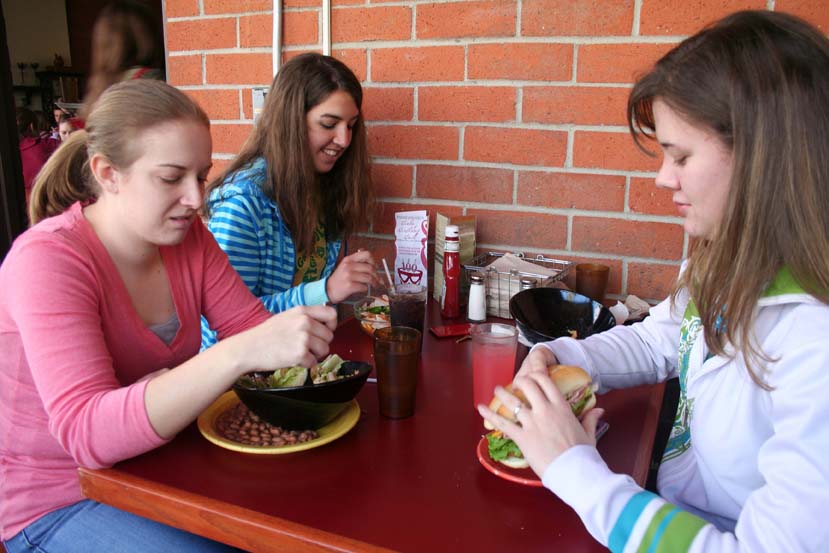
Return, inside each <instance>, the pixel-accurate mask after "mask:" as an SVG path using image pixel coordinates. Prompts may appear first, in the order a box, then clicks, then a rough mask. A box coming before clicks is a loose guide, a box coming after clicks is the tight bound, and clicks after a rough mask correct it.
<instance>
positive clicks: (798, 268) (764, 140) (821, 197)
mask: <svg viewBox="0 0 829 553" xmlns="http://www.w3.org/2000/svg"><path fill="white" fill-rule="evenodd" d="M654 99H659V100H661V101H664V102H665V104H666V105H668V106H669V107H670V108H671V109H673V110H674V111H676V112H677V113H678V114H680V116H682V117H683V118H685V119H686V120H687V121H689V122H691V123H692V124H694V125H696V126H698V127H700V128H703V129H708V130H710V131H711V132H713V133H714V134H715V135H716V136H718V137H719V139H720V140H721V141H722V143H723V144H724V145H725V146H727V147H728V148H729V149H730V150H731V152H732V154H733V159H734V168H733V172H732V176H731V182H730V185H729V186H730V188H729V192H728V199H727V205H726V208H725V213H724V216H723V220H722V222H721V224H720V227H719V228H718V229H717V230H716V231H715V235H714V236H713V237H711V238H710V239H706V240H699V241H698V243H696V244H695V247H694V249H693V252H692V253H691V255H690V257H689V260H688V265H687V269H686V271H685V272H684V273H683V275H682V277H681V278H680V281H679V282H678V285H677V288H676V289H675V291H674V294H673V298H674V299H676V294H677V293H678V291H679V290H680V289H682V288H687V289H688V290H689V292H690V295H691V297H692V298H693V300H694V302H695V303H696V305H697V307H698V310H699V313H700V317H701V319H702V324H703V325H704V327H705V328H706V329H710V330H709V331H707V332H706V333H705V341H706V344H707V345H708V347H709V349H710V350H711V351H712V352H713V353H715V354H717V355H724V354H726V346H727V345H728V344H731V345H733V346H734V347H735V349H736V351H737V352H738V353H740V354H742V356H743V357H744V359H745V363H746V367H747V368H748V371H749V373H750V375H751V378H752V379H753V380H754V381H755V382H756V383H757V384H758V385H760V386H762V387H764V388H768V386H767V385H766V384H765V382H764V380H763V378H762V373H763V372H764V370H765V364H766V363H768V362H770V361H772V359H770V358H769V357H768V356H767V355H766V354H765V353H764V352H763V351H762V350H761V348H760V346H759V344H758V343H757V338H756V337H755V336H754V334H753V332H752V328H753V323H754V321H755V317H756V307H757V301H758V299H759V298H760V296H761V295H762V294H763V292H764V291H765V290H766V288H767V287H768V285H769V283H770V282H771V281H772V279H773V278H774V277H775V276H776V275H777V274H778V273H779V272H780V270H781V269H782V268H784V267H785V268H787V269H788V270H789V271H790V273H791V275H792V277H793V278H794V279H795V281H796V282H797V283H798V284H799V285H800V286H801V287H802V288H803V289H804V290H806V291H807V292H808V293H809V294H811V295H812V296H814V297H815V298H818V299H819V300H820V301H822V302H824V303H827V301H829V233H827V229H829V165H827V163H826V160H827V159H829V40H827V38H826V37H825V36H823V34H822V33H821V32H820V31H818V30H817V29H815V28H814V27H812V26H811V25H809V24H808V23H806V22H805V21H803V20H801V19H798V18H796V17H793V16H791V15H787V14H784V13H773V12H766V11H743V12H738V13H735V14H733V15H731V16H728V17H726V18H724V19H722V20H721V21H719V22H718V23H716V24H714V25H713V26H711V27H709V28H707V29H705V30H703V31H701V32H700V33H698V34H696V35H694V36H692V37H690V38H688V39H686V40H685V41H683V42H682V43H680V44H679V45H678V46H677V47H676V48H674V49H673V50H671V51H670V52H669V53H668V54H666V55H665V56H664V57H663V58H662V59H661V60H659V62H657V64H656V66H655V67H654V68H653V69H652V70H651V71H650V72H649V73H647V74H646V75H644V76H643V77H641V78H640V79H639V80H638V81H637V83H636V84H635V85H634V87H633V90H632V91H631V94H630V97H629V99H628V116H629V120H630V122H631V123H630V130H631V133H632V135H633V138H634V140H635V141H636V143H637V144H638V145H639V146H640V148H642V149H643V150H646V148H645V145H644V143H643V139H644V138H649V139H653V138H654V135H653V132H654V130H655V125H654V118H653V109H652V106H653V101H654ZM646 151H647V150H646ZM721 316H722V317H723V318H724V320H725V326H724V328H722V327H720V331H715V329H716V328H717V327H718V325H717V324H716V321H717V318H718V317H721ZM731 355H736V353H734V354H731Z"/></svg>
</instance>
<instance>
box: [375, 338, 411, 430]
mask: <svg viewBox="0 0 829 553" xmlns="http://www.w3.org/2000/svg"><path fill="white" fill-rule="evenodd" d="M421 338H422V335H421V334H420V331H419V330H417V329H414V328H409V327H406V326H390V327H386V328H378V329H377V330H375V331H374V368H375V369H376V371H377V399H378V402H379V404H380V414H381V415H383V416H384V417H388V418H391V419H403V418H406V417H410V416H411V415H413V414H414V409H415V389H416V388H417V367H418V361H419V357H420V341H421Z"/></svg>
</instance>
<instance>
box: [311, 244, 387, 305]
mask: <svg viewBox="0 0 829 553" xmlns="http://www.w3.org/2000/svg"><path fill="white" fill-rule="evenodd" d="M370 284H371V285H373V286H377V285H379V284H380V279H379V278H378V277H377V267H376V266H375V264H374V257H372V255H371V252H369V251H365V250H358V251H357V252H356V253H353V254H351V255H347V256H345V257H343V258H342V260H341V261H340V263H339V264H338V265H337V267H336V268H335V269H334V272H333V273H331V276H329V277H328V282H327V283H326V286H325V288H326V290H325V292H326V293H327V294H328V299H329V300H330V301H331V302H332V303H340V302H341V301H343V300H344V299H346V298H347V297H349V296H351V295H352V294H358V293H359V294H364V293H366V292H367V291H368V286H369V285H370Z"/></svg>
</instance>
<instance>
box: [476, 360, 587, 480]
mask: <svg viewBox="0 0 829 553" xmlns="http://www.w3.org/2000/svg"><path fill="white" fill-rule="evenodd" d="M547 370H548V371H549V374H550V378H551V379H552V381H553V383H554V384H555V385H556V387H558V389H559V391H560V392H561V394H562V395H563V396H564V399H566V400H567V402H568V403H569V404H570V408H571V409H572V410H573V414H574V415H576V417H578V418H579V419H580V418H581V417H582V416H584V414H585V413H587V412H588V411H589V410H590V409H592V408H593V407H594V406H595V405H596V395H595V394H594V393H593V391H594V390H593V381H592V379H591V378H590V375H589V374H587V373H586V372H585V371H584V369H581V368H579V367H574V366H572V365H550V366H549V367H547ZM506 389H507V391H509V392H510V393H511V394H513V395H514V396H515V397H517V398H518V399H519V400H520V401H521V402H523V403H524V405H526V406H529V402H528V401H527V398H526V397H525V396H524V394H523V393H522V392H521V390H518V389H513V388H512V385H509V386H507V387H506ZM489 408H490V410H492V411H493V412H495V413H497V414H499V415H501V416H502V417H504V418H505V419H508V420H511V421H513V422H516V420H515V414H514V413H513V411H512V409H508V408H507V407H506V406H505V405H503V404H502V403H501V400H500V399H498V398H497V397H496V398H493V399H492V402H490V404H489ZM484 427H485V428H486V429H487V430H492V432H490V433H488V434H487V435H486V439H487V443H488V444H489V456H490V458H492V460H493V461H498V462H500V463H503V464H505V465H506V466H508V467H510V468H527V467H529V466H530V465H529V463H528V462H527V460H526V459H524V455H523V454H522V453H521V450H520V449H518V446H517V445H516V444H515V442H513V441H512V440H511V439H509V438H508V437H507V436H506V435H505V434H504V433H503V432H501V431H500V430H495V429H494V428H495V427H494V426H492V424H490V423H489V421H486V420H485V421H484Z"/></svg>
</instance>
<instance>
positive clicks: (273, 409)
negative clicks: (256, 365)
mask: <svg viewBox="0 0 829 553" xmlns="http://www.w3.org/2000/svg"><path fill="white" fill-rule="evenodd" d="M343 369H344V370H346V371H349V370H351V371H353V372H354V375H352V376H348V377H345V378H341V379H339V380H334V381H332V382H324V383H322V384H306V385H305V386H292V387H290V388H264V389H263V388H249V387H246V386H242V385H240V384H239V383H238V382H237V383H235V384H234V385H233V391H234V392H236V395H237V396H239V399H240V400H241V401H242V403H244V404H245V405H246V406H247V408H248V409H250V410H251V411H253V412H254V413H256V414H257V415H259V417H260V418H261V419H263V420H265V421H267V422H269V423H271V424H273V425H274V426H280V427H282V428H286V429H288V430H317V429H319V428H321V427H323V426H325V425H326V424H328V423H329V422H331V421H332V420H334V419H335V418H337V416H338V415H339V414H340V413H342V412H343V411H344V410H345V408H346V407H348V404H349V403H351V400H352V399H354V397H355V396H356V395H357V393H358V392H359V391H360V389H361V388H362V387H363V384H365V383H366V379H367V378H368V374H369V373H370V372H371V365H370V364H368V363H362V362H359V361H346V362H345V363H343V367H342V369H341V370H343ZM260 374H261V373H260Z"/></svg>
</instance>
